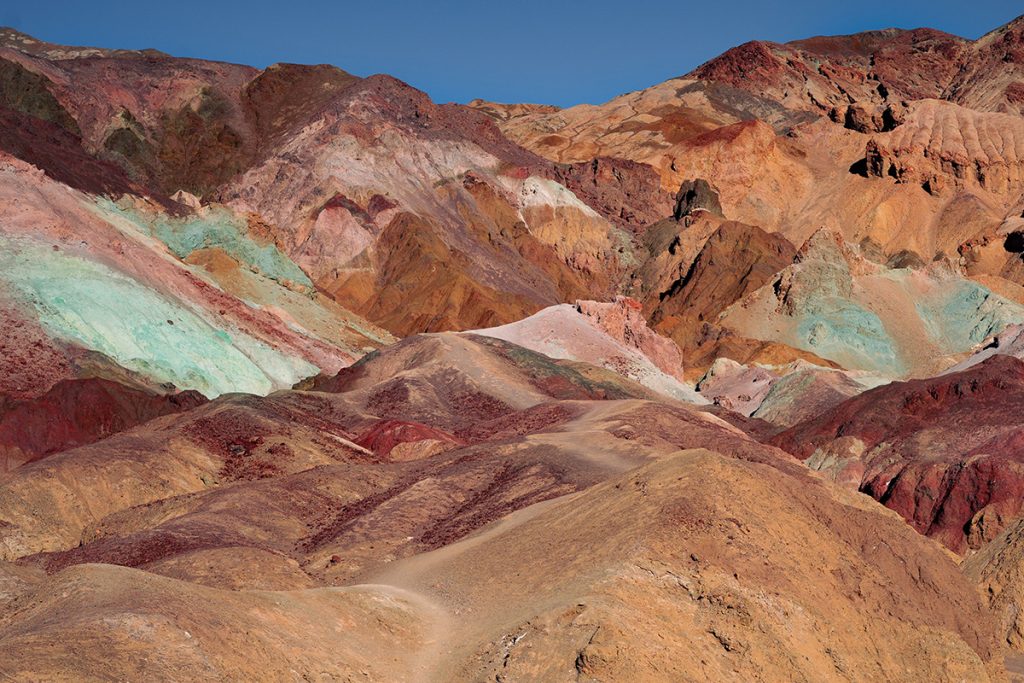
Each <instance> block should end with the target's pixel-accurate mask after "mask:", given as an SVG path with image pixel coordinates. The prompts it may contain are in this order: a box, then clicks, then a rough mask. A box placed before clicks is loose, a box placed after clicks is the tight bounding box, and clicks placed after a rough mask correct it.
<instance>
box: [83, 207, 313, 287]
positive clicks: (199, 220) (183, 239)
mask: <svg viewBox="0 0 1024 683" xmlns="http://www.w3.org/2000/svg"><path fill="white" fill-rule="evenodd" d="M97 204H98V207H99V211H100V212H101V214H104V217H117V218H122V219H125V220H127V221H129V222H130V223H131V224H132V225H134V226H135V227H136V228H137V229H138V230H140V231H141V232H143V233H145V234H148V235H150V236H151V237H155V238H156V239H158V240H160V241H161V242H163V243H164V244H166V245H167V248H168V249H170V250H171V252H172V253H174V255H175V256H177V257H178V258H180V259H185V258H188V255H189V254H191V253H192V252H194V251H198V250H199V249H208V248H211V247H217V248H220V249H222V250H224V251H225V252H226V253H227V254H229V255H230V256H231V257H232V258H234V259H235V260H236V261H238V262H239V263H243V264H245V265H247V266H249V267H250V268H252V269H254V270H255V271H256V272H258V273H260V274H261V275H263V276H264V277H267V278H269V279H271V280H275V281H276V282H292V283H294V284H297V285H300V286H303V287H307V288H309V289H310V290H312V289H313V283H312V282H311V281H310V279H309V278H308V277H307V276H306V274H305V273H304V272H302V269H301V268H299V267H298V266H297V265H295V263H294V262H293V261H292V260H291V259H289V258H288V257H287V256H285V255H284V254H283V253H281V251H280V250H279V249H278V248H277V247H276V246H275V245H274V244H258V243H257V242H256V241H255V240H253V239H252V238H251V237H250V236H249V235H248V234H247V230H246V225H245V222H244V221H243V220H241V219H240V218H239V217H238V216H236V215H234V214H233V213H231V212H230V211H228V210H227V209H223V208H216V207H212V208H209V209H206V211H205V212H204V215H202V216H189V217H187V218H173V217H170V216H167V215H165V214H160V215H159V216H146V215H143V214H140V213H139V212H137V211H133V210H132V209H130V208H124V207H122V206H120V205H118V204H115V203H114V202H112V201H110V200H108V199H102V198H101V199H98V200H97Z"/></svg>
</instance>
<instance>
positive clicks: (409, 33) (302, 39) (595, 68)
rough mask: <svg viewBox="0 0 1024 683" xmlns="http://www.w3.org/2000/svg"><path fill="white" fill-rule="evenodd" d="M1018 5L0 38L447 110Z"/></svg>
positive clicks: (24, 5) (570, 96) (270, 4)
mask: <svg viewBox="0 0 1024 683" xmlns="http://www.w3.org/2000/svg"><path fill="white" fill-rule="evenodd" d="M1022 13H1024V3H1021V2H1020V0H969V1H968V0H840V1H837V0H790V1H788V2H772V1H770V0H763V1H761V2H754V1H751V0H701V1H700V2H691V1H690V0H674V1H667V0H591V1H590V2H562V1H560V0H546V1H543V0H542V1H538V0H498V1H495V0H472V1H468V2H467V1H462V0H459V1H456V0H434V1H433V2H431V1H430V0H424V1H423V2H407V1H404V0H391V1H390V2H389V1H388V0H363V1H361V2H351V1H348V0H335V1H333V2H331V1H329V0H271V1H267V0H251V1H250V2H217V1H215V0H206V1H205V2H202V1H200V2H197V1H195V0H159V1H153V0H34V1H31V0H0V25H7V26H13V27H14V28H17V29H19V30H21V31H24V32H26V33H30V34H32V35H34V36H36V37H38V38H41V39H43V40H47V41H50V42H55V43H64V44H70V45H95V46H101V47H119V48H146V47H153V48H157V49H159V50H163V51H165V52H169V53H171V54H173V55H177V56H185V57H203V58H207V59H219V60H224V61H230V62H240V63H244V64H251V65H253V66H259V67H263V66H266V65H268V64H272V63H274V62H299V63H329V64H335V65H337V66H340V67H341V68H343V69H346V70H348V71H351V72H352V73H355V74H358V75H360V76H366V75H369V74H372V73H389V74H392V75H394V76H397V77H398V78H401V79H402V80H404V81H407V82H409V83H411V84H412V85H414V86H416V87H418V88H421V89H423V90H426V91H427V92H428V93H429V94H430V95H431V96H432V97H433V98H434V99H435V100H437V101H439V102H448V101H455V102H466V101H468V100H470V99H472V98H474V97H482V98H485V99H489V100H495V101H500V102H543V103H549V104H558V105H563V106H564V105H570V104H575V103H579V102H593V103H598V102H604V101H606V100H608V99H610V98H612V97H614V96H615V95H618V94H620V93H623V92H627V91H630V90H636V89H639V88H643V87H646V86H648V85H652V84H654V83H657V82H660V81H663V80H665V79H667V78H671V77H673V76H678V75H681V74H683V73H686V72H687V71H689V70H691V69H692V68H694V67H695V66H697V65H698V64H700V63H702V62H704V61H706V60H708V59H710V58H711V57H714V56H715V55H717V54H719V53H721V52H723V51H724V50H726V49H728V48H729V47H732V46H734V45H738V44H739V43H742V42H745V41H747V40H753V39H756V38H757V39H766V40H775V41H780V42H782V41H786V40H793V39H797V38H805V37H808V36H813V35H823V34H839V33H854V32H857V31H864V30H868V29H876V28H886V27H890V26H896V27H900V28H916V27H921V26H929V27H932V28H937V29H942V30H944V31H948V32H950V33H955V34H958V35H961V36H964V37H968V38H977V37H979V36H980V35H982V34H984V33H986V32H988V31H989V30H991V29H993V28H995V27H997V26H999V25H1002V24H1004V23H1006V22H1008V21H1010V20H1011V19H1013V18H1015V17H1016V16H1017V15H1019V14H1022Z"/></svg>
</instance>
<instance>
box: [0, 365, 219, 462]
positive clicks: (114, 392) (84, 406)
mask: <svg viewBox="0 0 1024 683" xmlns="http://www.w3.org/2000/svg"><path fill="white" fill-rule="evenodd" d="M205 402H206V399H205V398H204V397H203V396H202V394H199V393H198V392H195V391H184V392H181V393H177V394H169V395H160V394H157V393H154V392H150V391H146V390H143V389H136V388H132V387H128V386H125V385H123V384H120V383H118V382H112V381H110V380H106V379H96V378H91V379H67V380H62V381H60V382H58V383H57V384H55V385H54V386H53V387H52V388H51V389H50V390H49V391H48V392H46V393H45V394H43V395H42V396H38V397H35V398H28V399H10V398H7V397H5V396H0V470H4V469H10V468H12V467H16V466H17V465H20V464H22V463H25V462H31V461H33V460H38V459H40V458H43V457H45V456H47V455H51V454H53V453H58V452H60V451H64V450H68V449H70V448H75V447H76V446H82V445H85V444H89V443H93V442H95V441H99V440H100V439H104V438H106V437H108V436H110V435H111V434H116V433H117V432H121V431H124V430H126V429H130V428H131V427H134V426H136V425H139V424H142V423H143V422H148V421H149V420H152V419H154V418H156V417H160V416H162V415H168V414H170V413H177V412H181V411H184V410H190V409H191V408H195V407H196V406H199V405H202V404H203V403H205Z"/></svg>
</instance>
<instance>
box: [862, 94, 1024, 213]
mask: <svg viewBox="0 0 1024 683" xmlns="http://www.w3.org/2000/svg"><path fill="white" fill-rule="evenodd" d="M865 163H866V169H867V173H868V175H869V176H874V177H879V178H885V177H889V178H894V179H895V180H896V181H897V182H900V183H913V184H918V185H921V186H922V187H924V188H925V189H926V190H927V191H928V192H929V193H931V194H942V190H943V188H944V187H946V186H947V185H951V186H956V187H958V188H972V187H980V188H983V189H985V190H987V191H989V192H992V193H995V194H1012V193H1014V192H1017V191H1019V190H1020V189H1021V188H1022V187H1024V121H1022V120H1021V119H1020V117H1018V116H1009V115H1006V114H993V113H983V112H977V111H972V110H970V109H966V108H964V107H960V106H957V105H954V104H950V103H946V102H940V101H938V100H925V101H921V102H916V103H914V104H913V105H912V106H911V107H910V109H909V113H908V115H907V117H906V122H905V123H904V124H903V125H902V126H900V127H899V128H896V129H895V130H894V131H892V132H891V133H888V134H886V135H879V136H877V137H875V138H872V139H871V140H870V141H869V142H868V143H867V147H866V150H865Z"/></svg>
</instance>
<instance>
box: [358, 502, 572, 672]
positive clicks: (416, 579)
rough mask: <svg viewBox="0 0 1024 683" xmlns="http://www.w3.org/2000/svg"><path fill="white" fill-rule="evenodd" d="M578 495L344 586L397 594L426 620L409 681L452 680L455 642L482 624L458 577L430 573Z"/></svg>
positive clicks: (520, 512)
mask: <svg viewBox="0 0 1024 683" xmlns="http://www.w3.org/2000/svg"><path fill="white" fill-rule="evenodd" d="M577 495H579V494H578V493H571V494H568V495H565V496H559V497H558V498H552V499H550V500H546V501H543V502H540V503H536V504H534V505H531V506H529V507H526V508H523V509H522V510H517V511H516V512H513V513H512V514H510V515H507V516H505V517H503V518H501V519H499V520H497V521H496V522H493V523H491V524H489V525H488V526H486V527H484V528H483V529H480V530H479V531H477V532H475V533H473V534H471V535H470V536H468V537H466V538H464V539H462V540H461V541H457V542H455V543H452V544H451V545H447V546H444V547H442V548H438V549H437V550H432V551H430V552H426V553H421V554H419V555H414V556H412V557H409V558H406V559H403V560H397V561H395V562H393V563H391V564H389V565H388V566H387V567H386V568H384V569H383V570H381V571H379V572H376V573H374V574H371V575H369V576H366V577H363V579H364V580H363V582H361V583H359V584H355V585H353V586H349V587H347V590H352V591H359V590H365V591H372V592H376V593H386V594H389V595H392V596H394V597H396V598H399V599H402V600H404V601H406V602H407V603H409V604H411V605H412V606H413V607H414V608H415V609H416V610H417V612H418V613H420V614H421V615H422V616H423V618H424V619H425V621H426V622H427V623H428V624H429V625H428V627H427V635H426V641H425V642H424V644H423V647H422V648H421V649H420V650H419V651H418V652H417V653H416V654H415V656H414V657H412V664H411V666H410V674H411V677H410V679H409V680H411V681H423V682H427V681H448V680H451V666H452V665H453V664H454V663H455V662H454V661H453V659H452V658H453V656H454V655H455V654H457V650H458V646H459V645H460V644H464V643H467V642H473V641H472V639H471V638H470V636H472V635H474V634H479V633H480V631H481V627H482V626H483V624H480V623H479V622H478V621H477V620H474V619H472V618H467V614H466V612H465V611H464V610H463V608H462V605H464V602H463V596H462V595H461V593H460V591H459V590H458V587H457V585H454V582H455V581H457V579H458V577H452V580H453V582H452V583H448V584H446V585H444V586H442V585H439V584H438V583H436V582H433V583H432V582H431V577H436V576H438V575H444V574H445V572H443V571H441V568H443V567H444V566H445V565H447V564H449V563H450V562H451V561H452V560H453V559H455V558H457V557H458V556H459V555H461V554H462V553H465V552H466V551H468V550H470V549H471V548H474V547H476V546H478V545H480V544H482V543H485V542H487V541H488V540H489V539H492V538H495V537H497V536H500V535H501V534H504V533H506V532H508V531H509V530H510V529H514V528H516V527H517V526H519V525H521V524H523V523H525V522H527V521H529V520H531V519H533V518H534V517H536V516H537V515H539V514H541V513H542V512H544V511H545V510H547V509H549V508H551V507H553V506H555V505H558V504H559V503H562V502H564V501H567V500H570V499H572V498H574V497H575V496H577Z"/></svg>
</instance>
